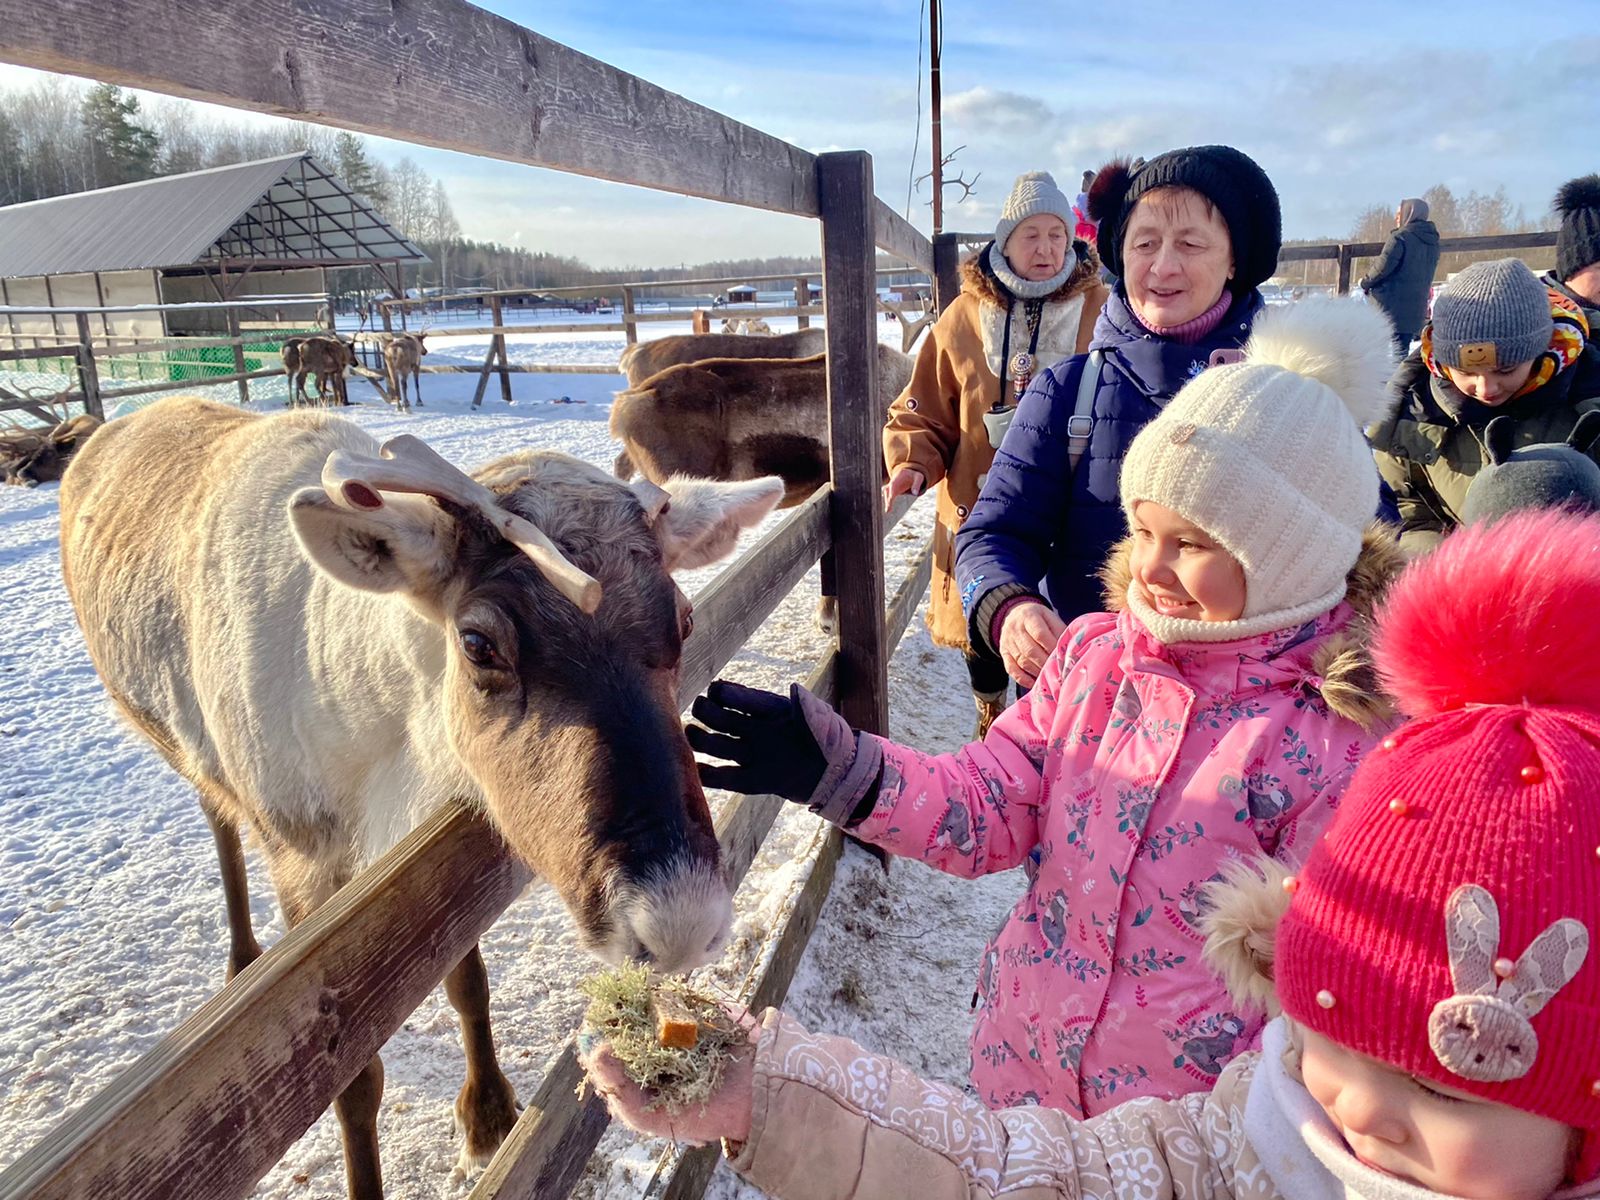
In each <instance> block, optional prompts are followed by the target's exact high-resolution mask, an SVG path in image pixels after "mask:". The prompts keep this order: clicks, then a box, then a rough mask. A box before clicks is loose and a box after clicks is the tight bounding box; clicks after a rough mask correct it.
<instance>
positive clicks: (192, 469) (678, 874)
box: [61, 397, 782, 1200]
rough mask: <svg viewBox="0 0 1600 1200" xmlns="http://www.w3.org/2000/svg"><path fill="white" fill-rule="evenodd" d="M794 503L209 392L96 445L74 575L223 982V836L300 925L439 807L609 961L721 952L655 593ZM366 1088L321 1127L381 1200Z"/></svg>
mask: <svg viewBox="0 0 1600 1200" xmlns="http://www.w3.org/2000/svg"><path fill="white" fill-rule="evenodd" d="M175 450H180V451H181V452H176V453H175V452H174V451H175ZM781 490H782V485H781V483H780V481H778V480H775V479H763V480H756V481H752V482H750V483H746V484H734V485H728V484H719V483H712V482H705V481H693V480H690V481H685V480H677V481H674V482H673V484H672V485H671V486H670V489H668V490H663V489H662V488H658V487H656V486H654V485H653V484H648V483H638V484H635V485H633V486H632V487H628V486H625V485H624V484H621V483H619V482H617V481H616V480H615V479H612V478H611V477H609V476H608V475H606V474H605V473H604V472H603V471H601V470H599V469H598V468H595V467H593V466H590V465H588V464H587V463H583V462H580V461H579V460H577V459H574V458H570V457H568V456H567V455H564V454H559V453H556V452H554V451H543V450H529V451H520V452H518V453H515V454H511V455H507V456H505V457H502V458H499V459H496V460H495V461H493V462H491V463H489V464H487V465H486V466H484V467H481V468H479V469H478V470H477V471H476V472H475V473H474V474H472V475H467V474H465V473H464V472H462V471H460V470H458V469H457V468H455V467H453V466H452V465H451V464H449V463H448V462H446V461H445V460H444V459H442V458H441V457H439V456H438V455H437V454H435V453H434V452H433V451H431V450H430V449H429V448H428V447H427V446H426V445H425V444H424V443H422V442H421V441H418V440H417V439H415V438H411V437H398V438H394V439H392V440H391V441H389V442H388V443H387V444H385V445H384V446H383V448H382V450H381V452H380V450H379V447H378V446H377V444H376V443H375V442H374V441H373V440H372V439H371V438H370V437H369V436H367V434H366V433H364V432H363V431H362V430H361V429H360V428H358V427H357V426H355V425H354V424H352V423H350V422H347V421H344V420H342V419H340V418H337V417H334V416H332V415H330V414H326V413H318V412H304V411H295V412H284V413H279V414H276V415H274V416H260V415H256V414H251V413H247V412H241V411H239V410H238V409H236V408H233V407H231V406H228V405H223V404H218V403H215V402H212V401H209V400H202V399H199V398H197V397H179V398H175V399H168V400H164V401H161V402H159V403H157V404H154V405H151V406H150V407H149V408H148V409H144V410H142V411H140V412H137V413H135V414H133V415H131V416H127V417H123V418H121V419H120V420H118V421H115V422H112V423H111V424H109V425H107V426H106V427H105V428H104V429H102V430H101V431H100V432H98V433H97V434H95V436H94V437H93V438H92V439H90V441H89V442H88V444H87V445H86V446H85V447H84V449H83V451H82V452H80V454H79V455H78V457H77V458H76V460H75V461H74V462H73V463H72V466H71V468H70V469H69V471H68V472H67V475H66V478H65V480H64V481H63V485H62V490H61V561H62V571H63V574H64V576H65V579H66V584H67V590H68V593H69V595H70V596H71V599H72V603H73V607H74V610H75V611H76V613H77V616H78V622H79V625H80V626H81V627H82V629H83V633H84V639H85V641H86V642H87V645H88V650H89V656H90V658H91V659H92V660H93V662H94V665H95V668H96V670H97V671H98V672H99V674H100V678H101V680H102V682H103V683H104V684H105V686H106V690H107V692H109V694H110V696H111V699H112V701H113V703H114V704H115V706H116V707H117V708H118V710H120V712H121V713H122V715H123V716H124V717H126V718H127V720H128V721H130V722H131V723H132V725H133V726H134V728H135V729H136V730H137V731H139V732H140V733H141V734H143V735H144V736H145V737H146V738H147V739H148V740H149V741H150V742H151V744H152V745H153V746H154V747H155V749H156V750H157V751H158V752H159V753H160V754H161V756H162V757H163V758H164V759H166V761H167V762H168V763H169V764H170V765H171V766H172V768H173V769H174V770H176V771H177V772H178V773H179V774H180V775H183V776H184V777H185V778H186V779H188V780H189V781H190V782H191V783H192V784H193V785H194V786H195V789H196V791H197V793H198V795H199V799H200V805H201V808H202V809H203V811H204V812H205V815H206V818H207V820H208V821H209V822H210V825H211V830H212V833H213V835H214V837H215V840H216V843H217V848H218V853H219V857H220V860H221V866H222V881H223V896H224V900H225V904H226V910H227V913H228V919H229V934H230V947H229V952H228V978H230V979H231V978H232V977H233V976H234V975H236V974H237V973H238V972H239V971H240V970H242V969H243V968H244V967H245V966H246V965H247V964H248V963H250V962H251V961H253V960H254V959H255V958H256V957H257V956H259V955H260V953H261V948H260V946H259V944H258V943H257V942H256V939H255V935H254V932H253V930H252V929H251V927H250V915H249V914H250V907H249V899H248V888H247V882H246V877H245V863H244V857H243V854H242V852H241V849H240V839H239V830H240V828H241V826H243V827H247V828H249V829H250V830H251V831H252V832H253V833H254V834H255V835H256V839H257V840H258V842H259V844H260V845H261V847H262V849H263V851H264V853H265V855H266V859H267V868H268V870H269V872H270V874H271V877H272V881H273V883H274V885H275V887H276V889H277V892H278V898H279V902H280V905H281V906H282V909H283V913H284V918H285V920H286V922H287V923H288V924H289V925H290V926H293V925H296V924H298V923H299V922H300V921H302V920H304V919H305V917H306V916H307V914H309V913H310V912H312V911H313V910H315V909H316V908H317V906H318V905H320V904H321V903H323V901H325V900H326V899H327V898H328V897H329V896H331V895H332V894H333V893H334V892H335V891H336V890H338V888H339V887H341V886H342V885H343V884H344V883H345V882H346V881H347V880H348V879H349V878H350V877H351V875H352V874H353V873H354V871H355V870H356V869H357V868H358V867H359V866H360V865H361V864H362V863H363V862H365V861H368V860H370V859H371V858H372V857H374V856H375V855H377V854H378V853H380V852H381V851H382V850H383V849H385V848H386V847H387V846H388V845H389V844H391V843H392V842H393V841H394V840H396V839H397V838H398V837H399V836H400V835H401V834H403V833H404V831H405V830H406V829H407V828H408V827H409V826H410V825H412V824H414V823H415V822H416V821H417V820H418V819H419V818H420V817H421V816H422V815H423V814H425V813H426V812H428V811H429V810H430V809H432V808H434V807H435V806H437V805H438V804H440V803H442V802H443V801H445V800H447V799H450V798H459V799H463V800H465V801H466V802H468V803H471V804H474V805H477V806H479V807H480V808H482V809H483V810H484V812H485V813H486V815H487V816H488V818H489V819H490V820H491V821H492V822H493V823H494V824H495V826H496V827H497V828H498V829H499V831H500V832H501V834H502V835H503V836H504V838H505V839H506V842H507V843H508V844H509V846H510V847H511V849H512V850H513V851H514V852H515V853H516V854H517V855H519V856H520V857H521V858H523V859H524V860H525V861H526V862H527V863H528V864H529V865H530V866H531V867H532V868H533V869H534V870H535V871H536V872H537V873H538V874H539V875H540V876H542V877H543V878H544V879H545V880H546V881H548V882H549V883H550V885H551V886H553V887H554V888H555V889H556V891H557V892H558V894H559V895H560V896H561V898H562V900H563V901H564V902H565V904H566V906H567V909H568V911H569V913H570V914H571V916H572V919H573V921H574V922H575V924H576V926H577V929H578V932H579V935H580V939H581V941H582V943H583V944H584V945H585V946H586V947H587V948H588V949H589V950H591V951H592V952H594V953H596V954H597V955H599V956H600V957H602V958H604V959H606V960H608V961H611V962H617V961H621V960H625V959H637V960H642V961H645V962H649V963H651V964H653V965H654V966H655V967H657V968H659V969H660V970H662V971H678V970H684V969H687V968H690V967H693V966H695V965H697V964H700V963H704V962H706V961H709V960H710V959H711V958H712V957H714V956H715V954H716V953H717V951H718V949H719V948H720V946H721V943H722V941H723V939H724V938H725V937H726V935H727V932H728V926H729V923H730V920H731V915H732V897H731V896H730V894H729V891H728V885H727V882H726V879H725V877H724V875H723V873H722V870H721V866H720V862H719V852H718V847H717V841H716V836H715V834H714V832H713V829H712V822H711V814H710V811H709V810H708V808H707V805H706V800H705V795H704V793H703V792H702V790H701V787H700V783H699V778H698V775H697V774H696V771H695V764H694V757H693V755H692V753H691V752H690V750H689V747H688V743H687V742H686V741H685V740H684V736H683V730H682V728H681V726H680V724H679V718H678V704H677V679H678V667H679V662H680V660H681V656H682V652H683V640H684V637H685V636H687V630H688V628H689V627H690V616H689V612H688V602H687V600H685V599H684V597H683V594H682V592H680V591H678V589H677V588H676V587H675V586H674V584H673V582H672V578H671V575H670V574H669V572H671V571H674V570H680V569H685V568H690V567H696V566H701V565H704V564H707V563H710V562H714V561H716V560H717V559H719V558H721V557H723V556H725V555H726V554H727V553H729V552H730V551H731V550H732V548H733V545H734V543H735V541H736V539H737V537H738V534H739V531H740V529H741V528H743V527H745V526H748V525H751V524H753V523H755V522H757V521H759V520H760V519H761V518H762V517H763V516H765V515H766V513H767V512H769V511H770V510H771V509H772V507H773V505H774V504H775V503H776V501H777V499H778V496H779V494H780V492H781ZM669 493H670V494H669ZM173 511H183V512H186V513H188V514H190V518H189V519H188V520H186V521H185V522H183V523H182V524H181V525H177V526H175V525H174V524H173V522H172V521H171V519H170V515H171V513H172V512H173ZM268 582H270V584H271V586H270V587H268V586H265V585H266V584H267V583H268ZM445 990H446V993H447V995H448V996H449V999H450V1002H451V1004H452V1006H454V1008H455V1009H456V1011H457V1013H458V1014H459V1015H460V1019H461V1028H462V1035H463V1041H464V1042H465V1044H466V1051H467V1079H466V1084H465V1086H464V1087H463V1088H462V1089H461V1093H460V1095H459V1096H458V1097H457V1100H456V1104H455V1111H456V1116H457V1122H458V1126H459V1127H460V1128H462V1129H463V1130H464V1131H465V1144H464V1146H463V1149H462V1162H461V1164H460V1165H461V1166H462V1169H471V1168H474V1167H477V1166H480V1165H482V1164H483V1163H484V1162H486V1161H487V1159H488V1157H489V1156H490V1155H491V1154H492V1153H493V1151H494V1149H495V1147H496V1146H498V1145H499V1143H500V1141H501V1140H502V1139H503V1138H504V1136H505V1134H506V1133H507V1132H508V1131H509V1129H510V1128H511V1125H512V1124H513V1122H514V1121H515V1119H516V1105H515V1097H514V1095H513V1093H512V1089H511V1085H510V1083H509V1082H508V1081H507V1080H506V1078H505V1076H504V1075H503V1074H502V1073H501V1071H500V1068H499V1066H498V1064H497V1063H496V1061H495V1056H494V1048H493V1043H492V1040H491V1035H490V1030H489V1009H488V980H487V976H486V974H485V971H484V966H483V960H482V958H481V956H480V955H479V953H478V949H477V947H474V948H473V949H472V950H471V952H469V953H468V954H467V955H466V957H465V958H463V959H462V961H461V963H460V964H459V965H458V966H457V967H455V968H454V969H453V970H452V971H451V973H450V975H449V976H448V977H447V979H446V981H445ZM382 1087H383V1069H382V1063H381V1062H380V1061H379V1059H378V1058H376V1057H374V1058H373V1059H372V1061H371V1062H370V1063H369V1064H368V1066H367V1067H366V1068H365V1069H364V1070H363V1072H362V1073H361V1075H359V1076H358V1077H357V1078H356V1080H355V1081H354V1082H353V1083H352V1084H351V1086H350V1087H349V1088H348V1089H347V1090H346V1091H345V1092H344V1093H343V1094H342V1095H341V1096H340V1097H339V1098H338V1099H337V1100H336V1101H335V1110H336V1112H337V1114H338V1117H339V1121H340V1124H341V1127H342V1132H343V1135H344V1142H345V1154H346V1174H347V1179H348V1180H349V1184H350V1192H351V1195H352V1196H354V1197H358V1198H361V1200H369V1198H372V1197H378V1196H381V1194H382V1181H381V1174H380V1170H379V1167H378V1157H377V1124H376V1119H377V1110H378V1103H379V1099H380V1097H381V1093H382Z"/></svg>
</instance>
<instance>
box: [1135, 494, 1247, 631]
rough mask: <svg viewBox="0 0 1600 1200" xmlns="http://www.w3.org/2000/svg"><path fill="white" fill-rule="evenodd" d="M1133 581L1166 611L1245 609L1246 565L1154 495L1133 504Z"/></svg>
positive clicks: (1235, 615) (1199, 615)
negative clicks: (1161, 502)
mask: <svg viewBox="0 0 1600 1200" xmlns="http://www.w3.org/2000/svg"><path fill="white" fill-rule="evenodd" d="M1131 566H1132V568H1133V580H1134V584H1135V585H1136V586H1137V587H1138V588H1139V590H1140V592H1141V593H1142V595H1143V597H1144V601H1145V603H1146V604H1148V605H1149V606H1150V607H1151V608H1153V609H1155V610H1156V612H1158V613H1160V614H1161V615H1162V616H1164V617H1180V618H1182V619H1183V620H1186V621H1237V620H1238V619H1239V617H1240V616H1242V615H1243V613H1244V599H1245V593H1244V568H1243V567H1242V566H1240V565H1239V560H1238V559H1236V558H1234V557H1233V555H1231V554H1229V553H1228V552H1227V551H1226V550H1224V549H1223V548H1222V547H1221V546H1220V545H1218V544H1217V541H1216V539H1215V538H1213V537H1212V536H1211V535H1210V534H1208V533H1206V531H1205V530H1203V529H1201V528H1200V527H1199V526H1198V525H1196V524H1194V522H1192V521H1187V520H1185V519H1184V518H1183V517H1180V516H1179V515H1178V514H1177V513H1175V512H1173V511H1172V510H1171V509H1170V508H1165V507H1163V506H1162V505H1159V504H1157V503H1155V502H1154V501H1152V500H1141V501H1139V502H1138V503H1137V504H1135V505H1134V506H1133V558H1132V562H1131Z"/></svg>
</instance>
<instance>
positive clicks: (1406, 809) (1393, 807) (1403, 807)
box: [1389, 796, 1411, 817]
mask: <svg viewBox="0 0 1600 1200" xmlns="http://www.w3.org/2000/svg"><path fill="white" fill-rule="evenodd" d="M1389 811H1390V812H1392V813H1393V814H1394V815H1395V816H1397V817H1404V816H1406V815H1408V814H1409V813H1410V812H1411V806H1410V805H1409V804H1407V803H1406V802H1405V801H1404V800H1402V799H1400V798H1399V797H1398V796H1396V797H1395V798H1394V799H1393V800H1391V801H1389Z"/></svg>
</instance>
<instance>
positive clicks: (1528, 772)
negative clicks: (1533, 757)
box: [1518, 764, 1544, 783]
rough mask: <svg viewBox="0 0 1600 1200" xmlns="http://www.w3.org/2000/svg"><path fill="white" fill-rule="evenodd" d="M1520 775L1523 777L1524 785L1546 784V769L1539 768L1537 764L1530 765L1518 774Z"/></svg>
mask: <svg viewBox="0 0 1600 1200" xmlns="http://www.w3.org/2000/svg"><path fill="white" fill-rule="evenodd" d="M1518 774H1519V775H1521V776H1522V782H1523V783H1542V782H1544V768H1543V767H1541V766H1538V765H1537V764H1530V765H1528V766H1526V767H1523V768H1522V770H1521V771H1519V772H1518Z"/></svg>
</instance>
